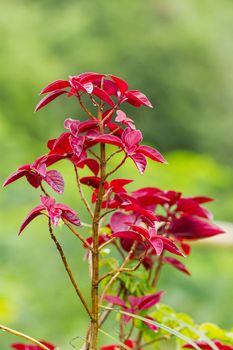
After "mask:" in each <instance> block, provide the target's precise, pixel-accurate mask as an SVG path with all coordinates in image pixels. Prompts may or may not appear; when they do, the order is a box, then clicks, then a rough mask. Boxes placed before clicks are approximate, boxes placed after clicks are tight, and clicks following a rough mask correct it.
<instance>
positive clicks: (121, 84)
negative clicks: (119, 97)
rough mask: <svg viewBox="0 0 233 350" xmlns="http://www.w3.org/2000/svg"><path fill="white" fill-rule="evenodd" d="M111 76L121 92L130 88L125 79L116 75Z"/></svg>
mask: <svg viewBox="0 0 233 350" xmlns="http://www.w3.org/2000/svg"><path fill="white" fill-rule="evenodd" d="M110 77H111V78H112V80H113V81H114V82H115V83H116V84H117V86H118V88H119V90H120V92H121V93H124V92H125V91H127V90H128V84H127V83H126V81H125V80H123V79H121V78H118V77H116V76H115V75H110Z"/></svg>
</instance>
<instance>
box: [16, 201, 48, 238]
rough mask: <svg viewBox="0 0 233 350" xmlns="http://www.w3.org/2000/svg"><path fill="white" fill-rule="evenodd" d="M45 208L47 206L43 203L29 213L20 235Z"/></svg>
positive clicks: (21, 227)
mask: <svg viewBox="0 0 233 350" xmlns="http://www.w3.org/2000/svg"><path fill="white" fill-rule="evenodd" d="M44 209H45V207H44V206H43V205H38V206H37V207H35V208H34V209H32V211H31V212H30V213H29V214H28V216H27V217H26V219H25V220H24V221H23V223H22V225H21V226H20V229H19V235H20V234H21V232H22V231H23V230H24V229H25V227H26V226H27V225H28V224H29V223H30V222H31V221H32V220H33V219H35V218H36V217H37V216H38V215H41V214H42V213H41V211H42V210H44Z"/></svg>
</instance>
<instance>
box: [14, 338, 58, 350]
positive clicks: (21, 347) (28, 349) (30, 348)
mask: <svg viewBox="0 0 233 350" xmlns="http://www.w3.org/2000/svg"><path fill="white" fill-rule="evenodd" d="M40 343H41V344H43V345H45V346H47V348H48V349H49V350H56V346H55V345H52V344H51V343H48V342H45V341H43V340H40ZM11 347H12V348H13V349H15V350H41V347H40V346H38V345H28V344H22V343H14V344H11Z"/></svg>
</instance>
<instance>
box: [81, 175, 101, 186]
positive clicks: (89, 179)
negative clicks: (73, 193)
mask: <svg viewBox="0 0 233 350" xmlns="http://www.w3.org/2000/svg"><path fill="white" fill-rule="evenodd" d="M80 182H81V184H83V185H87V186H90V187H94V188H99V183H100V177H98V176H84V177H82V178H81V179H80Z"/></svg>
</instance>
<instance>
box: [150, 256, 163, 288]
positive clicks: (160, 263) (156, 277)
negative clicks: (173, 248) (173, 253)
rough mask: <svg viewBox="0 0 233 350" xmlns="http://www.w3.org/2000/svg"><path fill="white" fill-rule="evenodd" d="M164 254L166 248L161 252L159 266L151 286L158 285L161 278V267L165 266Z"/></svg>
mask: <svg viewBox="0 0 233 350" xmlns="http://www.w3.org/2000/svg"><path fill="white" fill-rule="evenodd" d="M163 256H164V250H163V252H162V253H161V255H160V257H159V259H158V264H157V267H156V270H155V275H154V279H153V281H152V283H151V286H152V287H153V288H155V287H156V285H157V283H158V280H159V276H160V271H161V268H162V266H163Z"/></svg>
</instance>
